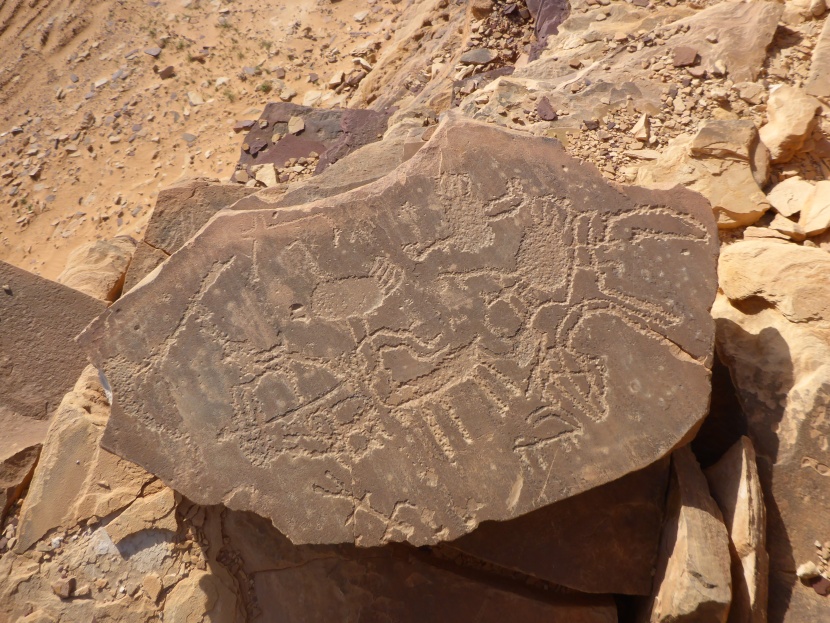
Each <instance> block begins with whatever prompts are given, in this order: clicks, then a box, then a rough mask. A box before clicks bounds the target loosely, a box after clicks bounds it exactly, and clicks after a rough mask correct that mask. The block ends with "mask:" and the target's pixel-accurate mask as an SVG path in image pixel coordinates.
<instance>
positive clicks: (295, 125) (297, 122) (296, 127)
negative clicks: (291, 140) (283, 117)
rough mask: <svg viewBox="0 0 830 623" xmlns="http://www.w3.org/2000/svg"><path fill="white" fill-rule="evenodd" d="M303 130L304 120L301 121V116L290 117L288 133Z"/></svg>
mask: <svg viewBox="0 0 830 623" xmlns="http://www.w3.org/2000/svg"><path fill="white" fill-rule="evenodd" d="M303 130H305V121H303V118H302V117H297V116H294V117H291V118H290V119H289V120H288V133H289V134H299V133H300V132H302V131H303Z"/></svg>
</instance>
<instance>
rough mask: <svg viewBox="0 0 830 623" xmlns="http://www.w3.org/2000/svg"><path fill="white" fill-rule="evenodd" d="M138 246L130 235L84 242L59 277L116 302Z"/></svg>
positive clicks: (72, 285) (71, 285)
mask: <svg viewBox="0 0 830 623" xmlns="http://www.w3.org/2000/svg"><path fill="white" fill-rule="evenodd" d="M135 247H136V241H135V240H133V239H132V238H130V237H128V236H118V237H116V238H113V239H112V240H97V241H95V242H88V243H86V244H83V245H81V246H80V247H78V248H77V249H75V250H74V251H73V252H72V253H70V254H69V258H68V259H67V261H66V268H64V270H63V272H62V273H61V274H60V275H58V278H57V279H56V281H57V282H58V283H62V284H63V285H65V286H69V287H70V288H74V289H76V290H80V291H81V292H83V293H84V294H88V295H89V296H91V297H93V298H96V299H100V300H102V301H109V302H112V301H114V300H115V299H117V298H118V297H119V296H120V294H121V289H122V288H123V287H124V277H125V275H126V274H127V268H128V267H129V265H130V261H131V260H132V257H133V253H135Z"/></svg>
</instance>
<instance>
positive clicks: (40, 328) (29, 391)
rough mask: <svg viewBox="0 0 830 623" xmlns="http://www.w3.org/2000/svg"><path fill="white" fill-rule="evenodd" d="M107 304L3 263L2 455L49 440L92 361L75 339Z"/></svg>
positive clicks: (0, 293) (0, 296)
mask: <svg viewBox="0 0 830 623" xmlns="http://www.w3.org/2000/svg"><path fill="white" fill-rule="evenodd" d="M105 308H106V305H105V303H103V302H101V301H97V300H95V299H93V298H91V297H89V296H87V295H86V294H83V293H81V292H78V291H76V290H73V289H71V288H67V287H66V286H62V285H60V284H57V283H55V282H54V281H49V280H48V279H43V278H41V277H38V276H36V275H33V274H32V273H29V272H26V271H24V270H21V269H19V268H16V267H14V266H12V265H10V264H6V263H5V262H0V425H1V426H2V430H3V435H2V438H0V457H4V458H5V457H8V456H11V455H12V454H15V453H16V452H19V451H20V450H23V449H24V448H28V447H31V446H33V445H36V444H39V443H40V442H42V441H43V438H44V436H45V435H46V429H47V428H48V425H49V418H50V417H51V416H52V414H53V413H54V412H55V409H56V408H57V406H58V404H59V403H60V401H61V399H62V398H63V395H64V394H65V393H66V392H67V391H69V390H70V389H72V386H73V385H74V384H75V381H76V380H77V379H78V375H79V374H80V373H81V371H82V370H83V369H84V366H86V361H85V358H84V356H83V352H82V351H81V350H80V349H79V348H78V347H77V345H76V344H75V343H74V341H73V340H74V338H75V336H76V335H78V334H79V333H80V332H81V331H82V330H83V329H84V327H86V325H87V324H89V322H90V321H91V320H92V319H93V318H94V317H95V316H97V315H98V314H99V313H101V312H102V311H104V309H105Z"/></svg>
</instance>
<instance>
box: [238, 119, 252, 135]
mask: <svg viewBox="0 0 830 623" xmlns="http://www.w3.org/2000/svg"><path fill="white" fill-rule="evenodd" d="M254 123H256V122H255V121H253V120H251V119H246V120H244V121H237V122H236V123H234V124H233V131H234V132H242V131H244V130H250V129H251V128H252V127H254Z"/></svg>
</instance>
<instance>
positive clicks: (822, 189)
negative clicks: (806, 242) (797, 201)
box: [798, 180, 830, 236]
mask: <svg viewBox="0 0 830 623" xmlns="http://www.w3.org/2000/svg"><path fill="white" fill-rule="evenodd" d="M798 223H799V225H800V226H801V228H802V229H803V230H804V235H806V236H815V235H817V234H821V233H823V232H825V231H827V230H828V229H830V180H820V181H818V182H816V185H815V186H814V187H813V192H812V194H811V195H810V198H809V200H808V201H807V202H806V203H805V204H804V207H803V209H802V211H801V216H800V218H799V219H798Z"/></svg>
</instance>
